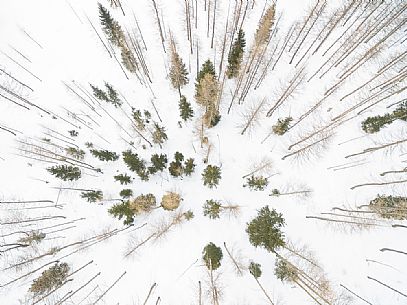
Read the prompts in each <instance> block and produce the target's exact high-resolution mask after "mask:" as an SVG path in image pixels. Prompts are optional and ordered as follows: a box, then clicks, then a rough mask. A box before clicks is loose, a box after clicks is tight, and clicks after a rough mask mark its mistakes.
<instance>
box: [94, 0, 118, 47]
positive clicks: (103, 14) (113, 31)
mask: <svg viewBox="0 0 407 305" xmlns="http://www.w3.org/2000/svg"><path fill="white" fill-rule="evenodd" d="M98 7H99V19H100V23H101V25H102V28H103V32H105V34H106V35H107V38H108V39H109V40H110V42H111V43H113V44H115V45H116V46H118V47H121V46H123V45H124V44H125V42H124V39H125V38H124V33H123V30H122V28H121V27H120V25H119V23H118V22H117V21H116V20H114V19H113V17H112V16H111V15H110V12H109V11H108V10H107V9H106V8H105V7H103V6H102V5H101V4H100V3H98Z"/></svg>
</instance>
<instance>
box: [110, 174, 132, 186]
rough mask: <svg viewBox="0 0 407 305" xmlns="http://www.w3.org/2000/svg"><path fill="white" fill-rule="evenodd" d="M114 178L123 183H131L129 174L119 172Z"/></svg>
mask: <svg viewBox="0 0 407 305" xmlns="http://www.w3.org/2000/svg"><path fill="white" fill-rule="evenodd" d="M113 178H114V180H116V181H119V182H120V184H121V185H123V184H124V185H127V184H130V183H131V177H130V176H129V175H127V174H119V175H116V176H113Z"/></svg>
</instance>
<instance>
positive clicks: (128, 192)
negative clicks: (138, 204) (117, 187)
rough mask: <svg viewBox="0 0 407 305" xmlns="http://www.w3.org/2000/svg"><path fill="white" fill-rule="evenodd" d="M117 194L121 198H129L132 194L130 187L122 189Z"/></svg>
mask: <svg viewBox="0 0 407 305" xmlns="http://www.w3.org/2000/svg"><path fill="white" fill-rule="evenodd" d="M119 195H120V196H121V197H123V198H130V197H131V196H133V191H132V190H131V189H122V190H121V191H120V193H119Z"/></svg>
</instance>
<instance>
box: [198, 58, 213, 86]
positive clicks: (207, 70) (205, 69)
mask: <svg viewBox="0 0 407 305" xmlns="http://www.w3.org/2000/svg"><path fill="white" fill-rule="evenodd" d="M206 74H210V75H212V76H214V77H216V73H215V67H214V66H213V63H212V62H211V61H210V60H209V59H208V60H207V61H205V62H204V63H203V65H202V67H201V70H200V71H199V72H198V75H197V76H196V84H199V83H200V82H201V79H203V78H204V76H205V75H206Z"/></svg>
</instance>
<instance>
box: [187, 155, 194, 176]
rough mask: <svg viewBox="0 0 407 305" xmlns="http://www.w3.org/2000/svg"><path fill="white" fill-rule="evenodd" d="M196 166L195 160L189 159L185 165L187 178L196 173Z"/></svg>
mask: <svg viewBox="0 0 407 305" xmlns="http://www.w3.org/2000/svg"><path fill="white" fill-rule="evenodd" d="M195 167H196V164H195V163H194V159H192V158H189V159H188V160H186V161H185V163H184V174H185V175H186V176H191V175H192V173H193V172H194V171H195Z"/></svg>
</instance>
